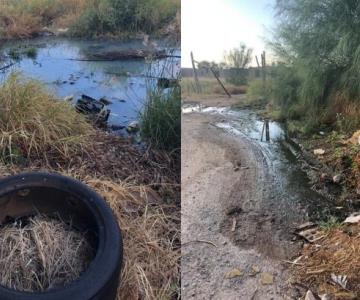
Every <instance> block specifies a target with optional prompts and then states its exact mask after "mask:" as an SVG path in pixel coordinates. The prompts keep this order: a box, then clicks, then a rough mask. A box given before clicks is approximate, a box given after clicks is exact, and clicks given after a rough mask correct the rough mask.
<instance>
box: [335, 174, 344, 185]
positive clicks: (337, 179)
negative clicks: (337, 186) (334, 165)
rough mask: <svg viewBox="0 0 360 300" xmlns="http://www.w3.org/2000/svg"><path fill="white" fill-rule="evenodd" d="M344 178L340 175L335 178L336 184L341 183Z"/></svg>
mask: <svg viewBox="0 0 360 300" xmlns="http://www.w3.org/2000/svg"><path fill="white" fill-rule="evenodd" d="M341 179H342V176H341V175H340V174H338V175H335V176H333V182H334V183H340V181H341Z"/></svg>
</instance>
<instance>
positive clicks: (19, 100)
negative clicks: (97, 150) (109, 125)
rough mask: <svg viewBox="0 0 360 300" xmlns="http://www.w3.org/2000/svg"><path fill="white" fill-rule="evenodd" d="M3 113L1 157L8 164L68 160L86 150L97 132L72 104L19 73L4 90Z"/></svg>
mask: <svg viewBox="0 0 360 300" xmlns="http://www.w3.org/2000/svg"><path fill="white" fill-rule="evenodd" d="M0 111H1V114H0V154H1V158H2V159H3V160H4V161H7V162H14V161H18V160H23V159H30V158H41V159H45V160H50V159H51V158H52V157H56V158H58V159H65V160H66V159H68V158H69V157H71V156H72V155H73V154H74V153H75V152H79V151H83V150H84V148H85V147H86V146H87V145H88V144H89V139H88V138H89V135H90V134H91V133H93V132H94V130H93V129H92V127H91V125H90V124H88V123H87V122H86V121H85V118H84V117H83V116H81V115H79V114H78V113H76V111H75V110H74V108H73V107H71V105H70V104H69V103H66V102H60V101H56V98H55V97H54V96H53V95H51V94H50V93H49V92H48V91H47V90H46V89H45V88H44V87H43V86H42V85H41V84H40V83H39V82H37V81H33V80H28V79H25V78H23V77H21V76H20V75H19V74H17V73H13V74H11V75H10V77H9V79H8V80H7V81H6V82H5V83H4V84H3V85H1V87H0Z"/></svg>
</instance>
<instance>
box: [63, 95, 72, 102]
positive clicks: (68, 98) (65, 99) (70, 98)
mask: <svg viewBox="0 0 360 300" xmlns="http://www.w3.org/2000/svg"><path fill="white" fill-rule="evenodd" d="M73 100H74V95H70V96H66V97H65V98H64V101H66V102H71V101H73Z"/></svg>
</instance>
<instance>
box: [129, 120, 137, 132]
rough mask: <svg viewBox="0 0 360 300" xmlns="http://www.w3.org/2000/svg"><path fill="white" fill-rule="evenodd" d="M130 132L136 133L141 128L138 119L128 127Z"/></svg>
mask: <svg viewBox="0 0 360 300" xmlns="http://www.w3.org/2000/svg"><path fill="white" fill-rule="evenodd" d="M126 130H127V131H128V132H129V133H135V132H138V131H139V130H140V123H139V122H138V121H132V122H130V124H129V125H128V127H127V128H126Z"/></svg>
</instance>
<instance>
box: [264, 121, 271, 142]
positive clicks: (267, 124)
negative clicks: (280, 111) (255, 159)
mask: <svg viewBox="0 0 360 300" xmlns="http://www.w3.org/2000/svg"><path fill="white" fill-rule="evenodd" d="M265 127H266V141H267V142H270V126H269V120H265Z"/></svg>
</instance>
